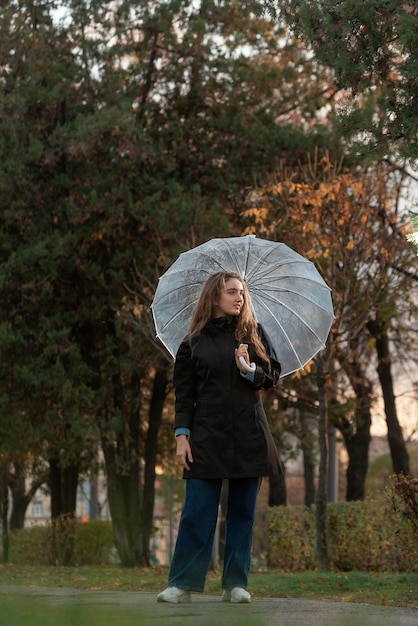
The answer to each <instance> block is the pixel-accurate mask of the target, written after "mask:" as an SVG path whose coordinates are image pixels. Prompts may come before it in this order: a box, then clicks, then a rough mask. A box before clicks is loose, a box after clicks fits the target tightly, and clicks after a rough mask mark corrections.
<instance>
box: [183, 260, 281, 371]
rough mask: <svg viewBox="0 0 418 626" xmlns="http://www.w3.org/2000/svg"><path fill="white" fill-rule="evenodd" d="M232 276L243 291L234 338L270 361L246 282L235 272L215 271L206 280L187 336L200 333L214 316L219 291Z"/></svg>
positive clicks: (219, 294)
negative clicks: (261, 337)
mask: <svg viewBox="0 0 418 626" xmlns="http://www.w3.org/2000/svg"><path fill="white" fill-rule="evenodd" d="M232 278H236V279H237V280H239V281H240V282H241V283H242V287H243V291H244V294H243V295H244V302H243V304H242V307H241V312H240V314H239V315H238V316H237V327H236V330H235V338H236V339H237V341H239V342H240V343H248V344H251V346H252V347H253V348H254V350H255V352H256V354H257V356H258V357H259V358H260V359H262V360H263V361H265V362H266V363H270V360H269V358H268V356H267V353H266V349H265V347H264V345H263V343H262V341H261V340H260V336H259V334H258V331H257V322H256V320H255V318H254V315H253V312H252V307H251V297H250V294H249V291H248V287H247V284H246V282H245V280H244V279H243V278H242V277H241V276H240V275H239V274H238V273H237V272H227V271H221V272H217V273H216V274H212V275H211V276H209V278H208V279H207V280H206V282H205V283H204V285H203V287H202V291H201V292H200V296H199V299H198V301H197V303H196V306H195V308H194V311H193V315H192V318H191V320H190V325H189V337H193V335H197V334H198V333H200V331H201V330H202V328H203V327H204V326H205V324H206V323H207V322H208V321H209V320H210V318H211V317H213V316H214V311H215V307H216V305H217V304H218V302H219V300H220V297H221V293H222V291H223V290H224V289H225V285H226V283H227V282H228V281H229V280H231V279H232Z"/></svg>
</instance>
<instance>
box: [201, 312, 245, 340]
mask: <svg viewBox="0 0 418 626" xmlns="http://www.w3.org/2000/svg"><path fill="white" fill-rule="evenodd" d="M236 326H237V318H236V317H235V316H234V315H223V316H222V317H212V318H211V319H210V320H209V321H208V322H207V323H206V325H205V327H204V331H205V332H206V333H207V334H208V335H216V334H218V333H220V332H224V333H225V332H231V330H235V328H236Z"/></svg>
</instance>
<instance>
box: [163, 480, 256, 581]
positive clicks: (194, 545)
mask: <svg viewBox="0 0 418 626" xmlns="http://www.w3.org/2000/svg"><path fill="white" fill-rule="evenodd" d="M259 484H260V479H259V478H235V479H230V480H229V481H228V506H227V514H226V530H225V551H224V562H223V573H222V589H232V588H233V587H242V588H244V589H246V588H247V584H248V573H249V569H250V562H251V547H252V533H253V526H254V516H255V505H256V500H257V493H258V488H259ZM221 489H222V480H202V479H198V478H188V479H187V480H186V497H185V502H184V506H183V511H182V514H181V518H180V525H179V531H178V535H177V541H176V546H175V549H174V554H173V559H172V562H171V568H170V574H169V578H168V584H169V586H170V587H171V586H173V587H179V588H180V589H186V590H189V591H203V589H204V586H205V579H206V574H207V571H208V567H209V563H210V558H211V554H212V544H213V539H214V536H215V529H216V522H217V517H218V508H219V499H220V495H221Z"/></svg>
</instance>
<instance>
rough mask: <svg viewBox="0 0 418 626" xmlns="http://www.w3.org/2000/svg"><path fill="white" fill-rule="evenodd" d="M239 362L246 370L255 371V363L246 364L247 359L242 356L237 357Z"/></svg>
mask: <svg viewBox="0 0 418 626" xmlns="http://www.w3.org/2000/svg"><path fill="white" fill-rule="evenodd" d="M239 362H240V363H241V365H242V366H243V367H245V369H246V370H247V372H255V368H256V364H255V363H251V364H250V365H248V363H247V361H246V360H245V359H244V357H243V356H240V357H239Z"/></svg>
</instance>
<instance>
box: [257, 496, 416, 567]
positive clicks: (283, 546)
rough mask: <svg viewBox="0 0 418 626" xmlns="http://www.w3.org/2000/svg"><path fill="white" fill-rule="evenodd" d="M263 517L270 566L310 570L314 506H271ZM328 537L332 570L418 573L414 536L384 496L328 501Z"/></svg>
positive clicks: (311, 563) (313, 562) (410, 528)
mask: <svg viewBox="0 0 418 626" xmlns="http://www.w3.org/2000/svg"><path fill="white" fill-rule="evenodd" d="M267 519H268V527H269V555H268V562H269V565H271V566H274V567H277V568H278V569H280V570H281V571H286V572H297V571H299V572H300V571H305V570H314V569H315V568H316V562H315V507H314V506H313V507H310V508H307V507H304V506H292V507H284V506H279V507H273V508H271V509H269V512H268V516H267ZM327 542H328V556H329V563H330V568H331V569H333V570H338V571H349V570H360V571H379V572H383V571H392V572H393V571H399V572H418V536H417V534H416V533H414V531H413V528H412V526H411V524H410V521H409V520H408V519H406V518H402V517H401V516H400V515H399V514H398V513H396V512H395V511H393V509H392V508H391V507H390V506H389V505H388V503H387V502H386V501H385V500H383V499H381V500H365V501H364V502H361V501H356V502H338V503H330V504H328V506H327Z"/></svg>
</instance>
